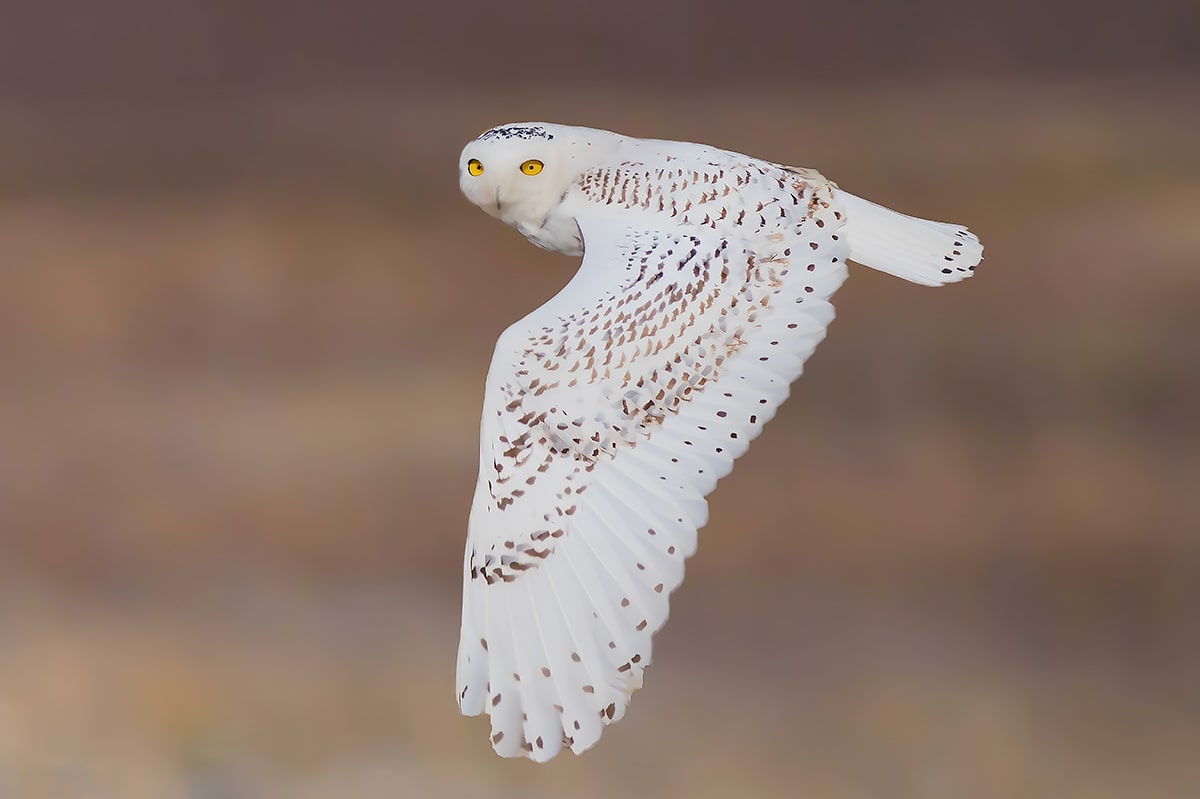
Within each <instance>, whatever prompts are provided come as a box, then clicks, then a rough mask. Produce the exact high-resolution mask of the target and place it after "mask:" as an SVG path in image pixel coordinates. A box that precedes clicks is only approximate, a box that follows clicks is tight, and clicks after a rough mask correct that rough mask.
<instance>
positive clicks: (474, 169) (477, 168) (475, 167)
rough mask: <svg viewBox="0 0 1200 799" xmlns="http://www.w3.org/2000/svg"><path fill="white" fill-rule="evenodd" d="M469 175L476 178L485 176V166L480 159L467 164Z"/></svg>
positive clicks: (474, 159) (473, 159)
mask: <svg viewBox="0 0 1200 799" xmlns="http://www.w3.org/2000/svg"><path fill="white" fill-rule="evenodd" d="M467 174H468V175H473V176H475V177H479V176H480V175H482V174H483V164H481V163H479V159H478V158H472V159H471V160H470V161H468V162H467Z"/></svg>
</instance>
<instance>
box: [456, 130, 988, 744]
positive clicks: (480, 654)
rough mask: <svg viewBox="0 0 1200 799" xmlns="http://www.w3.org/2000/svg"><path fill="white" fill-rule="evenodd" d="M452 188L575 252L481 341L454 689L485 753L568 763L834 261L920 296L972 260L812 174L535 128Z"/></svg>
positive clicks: (614, 713)
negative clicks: (564, 268)
mask: <svg viewBox="0 0 1200 799" xmlns="http://www.w3.org/2000/svg"><path fill="white" fill-rule="evenodd" d="M460 167H461V179H460V185H461V186H462V189H463V192H464V193H465V194H466V196H467V197H468V198H469V199H471V200H472V201H473V202H475V203H476V204H477V205H479V206H480V207H481V208H482V209H483V210H484V211H486V212H487V213H488V214H490V215H492V216H495V217H497V218H499V219H501V220H502V221H504V222H506V223H508V224H510V225H512V226H513V227H515V228H517V230H519V231H520V232H521V233H522V234H523V235H525V236H526V237H527V238H528V239H529V240H530V241H531V242H533V243H534V244H536V245H538V246H540V247H544V248H546V249H549V250H554V251H558V252H562V253H565V254H568V255H579V254H582V255H583V256H584V258H583V263H582V265H581V267H580V269H579V271H578V272H577V273H576V275H575V276H574V278H573V279H572V280H571V281H570V282H569V283H568V284H567V285H566V286H565V287H564V288H563V289H562V290H561V291H560V292H559V293H558V294H557V295H555V296H554V297H553V298H551V299H550V300H549V301H548V302H546V303H545V304H544V305H543V306H542V307H540V308H538V309H536V310H534V311H533V312H532V313H530V314H529V315H528V316H526V317H525V318H524V319H522V320H520V321H519V322H517V323H516V324H514V325H513V326H512V327H510V328H509V329H508V330H506V331H505V332H504V333H503V334H502V335H501V336H500V339H499V341H498V342H497V346H496V350H495V354H494V356H493V359H492V364H491V367H490V369H489V373H488V378H487V381H486V385H485V399H484V412H483V419H482V424H481V444H480V474H479V481H478V483H477V487H476V492H475V496H474V500H473V504H472V510H471V517H470V523H469V530H468V541H467V547H466V552H465V558H464V575H465V576H464V590H463V626H462V635H461V639H460V647H459V657H458V668H457V684H458V689H457V690H458V701H459V704H460V707H461V709H462V710H463V712H464V713H466V714H469V715H474V714H478V713H487V714H488V715H489V716H491V719H492V735H491V738H492V744H493V747H494V748H495V749H496V751H497V752H498V753H500V754H502V755H505V756H521V755H524V756H527V757H530V758H532V759H534V760H538V761H543V760H547V759H549V758H551V757H553V756H554V755H555V754H557V753H558V752H559V751H560V750H561V749H563V748H570V749H572V750H574V751H575V752H581V751H583V750H585V749H587V748H589V747H590V746H592V745H593V744H594V743H595V742H596V741H597V740H598V739H599V736H600V734H601V731H602V729H603V727H604V726H606V725H608V724H610V723H612V722H613V721H615V720H617V719H619V718H621V716H622V715H623V714H624V712H625V708H626V706H627V704H628V701H629V697H630V695H631V694H632V693H633V691H634V690H636V689H637V688H639V687H640V686H641V684H642V678H643V673H644V670H645V668H646V666H647V665H648V664H649V662H650V659H651V638H652V635H653V633H654V632H655V631H656V630H657V629H658V628H659V627H660V626H661V625H662V624H663V623H664V622H665V621H666V619H667V614H668V597H669V595H670V592H671V591H672V590H673V589H675V588H676V587H677V586H678V585H679V584H680V583H681V582H682V579H683V569H684V560H685V558H686V557H687V556H689V555H691V554H692V553H693V552H694V551H695V548H696V540H697V536H696V532H697V530H698V529H699V528H700V527H701V526H703V525H704V523H705V522H706V521H707V503H706V501H705V496H706V495H707V494H708V493H709V492H710V491H711V490H712V489H713V488H714V487H715V485H716V483H717V480H719V479H720V478H721V477H722V476H724V475H725V474H727V473H728V472H729V471H730V469H731V468H732V466H733V462H734V460H735V459H736V458H737V457H738V456H739V455H741V454H742V453H743V452H744V451H745V450H746V448H747V447H748V445H749V443H750V441H751V440H752V439H753V438H754V437H756V436H757V435H758V434H759V432H760V431H761V430H762V426H763V425H764V424H765V423H766V422H767V421H768V420H769V419H770V418H771V417H772V416H773V415H774V413H775V411H776V409H777V408H778V406H779V405H780V404H781V403H782V402H783V400H784V399H785V398H786V397H787V394H788V390H789V386H790V384H791V382H792V381H793V380H795V379H796V378H797V377H798V376H799V374H800V372H801V370H802V367H803V364H804V361H805V360H806V359H807V358H808V356H809V355H810V354H811V353H812V351H813V350H814V349H815V347H816V346H817V344H818V343H819V342H820V341H821V340H822V339H823V338H824V335H825V330H826V328H827V326H828V325H829V323H830V322H831V321H832V319H833V315H834V314H833V307H832V305H831V304H830V302H829V299H830V297H831V296H832V294H833V293H834V291H836V289H837V288H838V287H839V286H840V285H841V283H842V282H843V281H844V280H845V279H846V275H847V268H846V261H847V259H853V260H856V261H858V262H860V263H865V264H867V265H869V266H873V267H875V268H877V269H881V270H883V271H887V272H890V273H892V274H896V275H899V276H902V277H905V278H907V279H909V280H913V281H914V282H919V283H925V284H929V285H939V284H942V283H947V282H954V281H956V280H960V279H962V278H964V277H967V276H969V275H970V274H971V271H972V270H973V269H974V267H975V265H976V264H977V263H978V262H979V260H980V258H981V257H982V247H981V246H980V245H979V243H978V240H977V239H976V238H975V237H974V236H973V235H972V234H970V233H969V232H968V231H967V230H966V229H964V228H961V227H958V226H955V225H947V224H943V223H938V222H930V221H927V220H920V219H916V218H913V217H908V216H904V215H902V214H898V213H896V212H893V211H890V210H888V209H885V208H882V207H880V206H877V205H874V204H873V203H869V202H867V201H865V200H862V199H860V198H858V197H855V196H854V195H851V194H848V193H846V192H844V191H842V190H841V189H839V188H838V187H837V186H836V184H833V183H831V182H829V181H828V180H826V179H825V178H824V177H822V176H821V175H820V174H819V173H817V172H814V171H812V170H805V169H797V168H792V167H786V166H782V165H779V164H774V163H771V162H768V161H763V160H761V159H756V158H752V157H749V156H745V155H741V154H738V153H733V152H728V151H725V150H719V149H716V148H713V147H708V146H705V145H698V144H689V143H683V142H669V141H660V140H650V139H636V138H632V137H626V136H621V135H619V134H615V133H611V132H608V131H599V130H594V129H590V128H575V127H569V126H561V125H550V124H547V123H521V124H513V125H505V126H501V127H499V128H493V129H492V130H490V131H488V132H486V133H484V134H483V135H482V136H480V137H479V138H478V139H476V140H475V141H473V142H471V143H470V144H468V145H467V146H466V148H465V149H464V150H463V154H462V158H461V164H460Z"/></svg>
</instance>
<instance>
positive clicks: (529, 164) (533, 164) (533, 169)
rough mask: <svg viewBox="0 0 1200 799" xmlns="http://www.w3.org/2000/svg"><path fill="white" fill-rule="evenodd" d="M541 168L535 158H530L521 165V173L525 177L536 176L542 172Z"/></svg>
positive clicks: (539, 162) (541, 165)
mask: <svg viewBox="0 0 1200 799" xmlns="http://www.w3.org/2000/svg"><path fill="white" fill-rule="evenodd" d="M543 166H544V164H542V162H541V161H538V160H537V159H536V158H531V159H529V160H528V161H526V162H525V163H523V164H521V171H522V172H524V173H525V174H526V175H536V174H537V173H538V172H541V171H542V167H543Z"/></svg>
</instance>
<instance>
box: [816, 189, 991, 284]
mask: <svg viewBox="0 0 1200 799" xmlns="http://www.w3.org/2000/svg"><path fill="white" fill-rule="evenodd" d="M835 197H836V199H837V200H838V201H839V202H840V203H841V206H842V209H843V210H844V212H845V214H846V225H845V227H844V228H843V231H844V234H845V236H846V238H847V239H848V240H849V243H850V260H852V261H855V262H857V263H860V264H862V265H863V266H869V267H871V268H872V269H878V270H879V271H880V272H887V273H888V274H889V275H895V276H896V277H902V278H904V279H905V280H911V281H912V282H913V283H920V284H921V285H924V286H941V285H943V284H945V283H957V282H958V281H960V280H965V279H966V278H968V277H970V276H971V275H972V274H973V273H974V270H975V267H976V266H977V265H978V264H979V262H980V261H981V260H983V245H982V244H980V243H979V238H978V237H977V236H976V235H975V234H974V233H971V232H970V231H969V230H967V229H966V228H965V227H960V226H958V225H950V224H946V223H945V222H932V221H930V220H928V219H918V218H916V217H915V216H906V215H905V214H901V213H898V212H896V211H892V210H890V209H888V208H884V207H883V206H882V205H876V204H875V203H873V202H870V201H868V200H864V199H862V198H861V197H855V196H854V195H853V194H850V193H848V192H845V191H842V190H841V189H838V190H837V192H836V194H835Z"/></svg>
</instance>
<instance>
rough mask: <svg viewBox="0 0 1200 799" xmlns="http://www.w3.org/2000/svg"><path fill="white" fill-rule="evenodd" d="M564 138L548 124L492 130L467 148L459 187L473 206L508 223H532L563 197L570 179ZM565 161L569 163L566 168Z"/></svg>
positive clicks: (502, 127) (573, 176) (460, 164)
mask: <svg viewBox="0 0 1200 799" xmlns="http://www.w3.org/2000/svg"><path fill="white" fill-rule="evenodd" d="M562 151H563V147H562V144H561V143H560V137H559V136H556V135H555V134H554V133H553V132H551V131H550V130H548V129H547V127H546V126H545V125H538V124H532V123H530V124H517V125H504V126H501V127H498V128H492V129H491V130H489V131H487V132H486V133H484V134H483V135H482V136H480V137H479V138H478V139H475V140H474V141H472V142H470V143H469V144H468V145H467V146H466V147H465V148H463V151H462V155H461V156H460V157H459V164H458V168H459V186H460V187H461V188H462V191H463V194H465V195H466V196H467V199H469V200H470V201H471V202H473V203H475V204H476V205H478V206H479V207H480V208H482V209H483V210H484V211H486V212H487V213H489V214H491V215H492V216H494V217H498V218H500V219H503V220H504V221H505V222H508V223H509V224H514V225H515V224H518V223H520V222H526V223H527V222H529V221H531V220H532V219H533V218H534V217H536V216H537V214H538V213H539V212H541V213H542V214H543V215H544V214H545V209H547V208H548V207H549V205H550V204H551V203H552V202H553V201H554V200H556V199H557V198H559V197H561V196H562V193H563V192H564V191H565V190H566V188H567V186H569V185H570V183H571V181H573V180H574V179H575V176H576V175H578V172H577V171H576V172H574V173H573V174H567V170H568V169H569V164H570V159H563V157H562ZM564 160H566V161H567V163H566V164H564V163H563V162H564Z"/></svg>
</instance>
